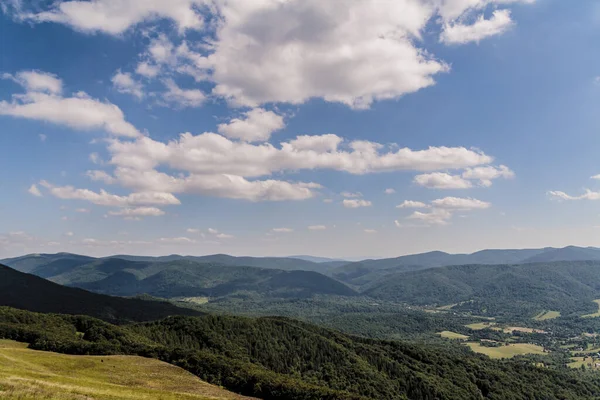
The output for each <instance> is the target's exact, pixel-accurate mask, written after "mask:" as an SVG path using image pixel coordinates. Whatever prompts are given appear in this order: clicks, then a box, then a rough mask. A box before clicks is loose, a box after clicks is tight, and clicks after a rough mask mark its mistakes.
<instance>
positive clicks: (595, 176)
mask: <svg viewBox="0 0 600 400" xmlns="http://www.w3.org/2000/svg"><path fill="white" fill-rule="evenodd" d="M590 179H596V180H600V174H598V175H594V176H590Z"/></svg>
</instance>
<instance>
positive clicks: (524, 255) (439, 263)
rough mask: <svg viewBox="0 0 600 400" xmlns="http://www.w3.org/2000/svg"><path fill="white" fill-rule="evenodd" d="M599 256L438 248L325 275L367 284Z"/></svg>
mask: <svg viewBox="0 0 600 400" xmlns="http://www.w3.org/2000/svg"><path fill="white" fill-rule="evenodd" d="M587 260H590V261H591V260H600V249H597V248H591V247H585V248H584V247H576V246H569V247H565V248H563V249H555V248H551V247H547V248H543V249H507V250H495V249H494V250H481V251H478V252H475V253H472V254H449V253H444V252H442V251H432V252H428V253H421V254H412V255H407V256H401V257H396V258H385V259H379V260H363V261H358V262H354V263H348V264H345V265H342V266H339V267H335V268H331V269H330V271H329V275H330V276H332V277H334V278H336V279H338V280H341V281H343V282H346V283H349V284H351V285H355V286H361V285H365V284H369V283H371V282H373V281H375V280H377V279H379V278H381V277H382V276H385V275H387V274H390V273H399V272H410V271H417V270H422V269H428V268H437V267H443V266H449V265H467V264H484V265H494V264H524V263H531V262H545V261H587Z"/></svg>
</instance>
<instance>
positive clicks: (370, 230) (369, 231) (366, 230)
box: [365, 229, 377, 234]
mask: <svg viewBox="0 0 600 400" xmlns="http://www.w3.org/2000/svg"><path fill="white" fill-rule="evenodd" d="M365 233H371V234H372V233H377V231H376V230H375V229H365Z"/></svg>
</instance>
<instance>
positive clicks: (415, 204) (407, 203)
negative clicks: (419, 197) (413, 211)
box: [396, 200, 429, 208]
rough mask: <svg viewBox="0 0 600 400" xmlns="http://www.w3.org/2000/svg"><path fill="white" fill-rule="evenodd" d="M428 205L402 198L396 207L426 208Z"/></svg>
mask: <svg viewBox="0 0 600 400" xmlns="http://www.w3.org/2000/svg"><path fill="white" fill-rule="evenodd" d="M428 207H429V206H428V205H427V204H425V203H423V202H421V201H413V200H404V201H403V202H402V203H401V204H398V205H397V206H396V208H428Z"/></svg>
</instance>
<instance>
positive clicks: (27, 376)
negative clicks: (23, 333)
mask: <svg viewBox="0 0 600 400" xmlns="http://www.w3.org/2000/svg"><path fill="white" fill-rule="evenodd" d="M0 398H1V399H7V400H8V399H19V400H30V399H57V400H84V399H85V400H89V399H94V400H122V399H130V400H155V399H157V400H178V399H181V400H209V399H213V400H214V399H248V397H243V396H239V395H236V394H234V393H231V392H228V391H225V390H223V389H220V388H218V387H216V386H213V385H210V384H208V383H206V382H203V381H201V380H200V379H198V378H197V377H195V376H194V375H192V374H190V373H188V372H186V371H184V370H183V369H181V368H178V367H175V366H172V365H170V364H167V363H163V362H160V361H157V360H153V359H148V358H142V357H133V356H71V355H64V354H57V353H51V352H45V351H36V350H30V349H27V345H26V344H23V343H18V342H14V341H10V340H0Z"/></svg>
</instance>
